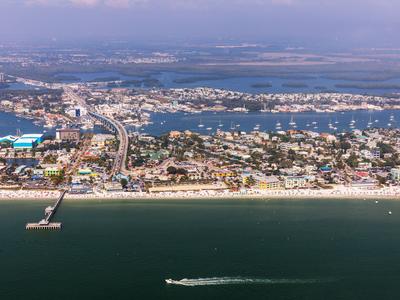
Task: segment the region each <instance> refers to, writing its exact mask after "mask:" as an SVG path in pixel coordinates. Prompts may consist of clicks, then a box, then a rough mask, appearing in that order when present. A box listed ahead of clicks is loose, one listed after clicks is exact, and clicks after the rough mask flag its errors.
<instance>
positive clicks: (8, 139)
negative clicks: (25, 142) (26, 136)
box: [0, 135, 17, 143]
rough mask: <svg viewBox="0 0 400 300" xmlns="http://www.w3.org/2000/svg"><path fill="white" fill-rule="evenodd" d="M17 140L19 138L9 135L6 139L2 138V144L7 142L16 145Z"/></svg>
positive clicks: (0, 139) (0, 141)
mask: <svg viewBox="0 0 400 300" xmlns="http://www.w3.org/2000/svg"><path fill="white" fill-rule="evenodd" d="M16 140H17V138H16V137H15V136H12V135H7V136H5V137H1V138H0V143H5V142H9V143H14V142H15V141H16Z"/></svg>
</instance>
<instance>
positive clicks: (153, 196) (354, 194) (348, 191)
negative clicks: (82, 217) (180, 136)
mask: <svg viewBox="0 0 400 300" xmlns="http://www.w3.org/2000/svg"><path fill="white" fill-rule="evenodd" d="M59 194H60V193H59V192H58V191H26V190H18V191H10V190H0V201H1V200H8V201H12V200H16V201H17V200H30V201H35V200H56V199H57V198H58V196H59ZM363 198H366V199H367V198H374V199H400V187H390V188H383V189H377V190H362V189H356V188H348V187H339V188H335V189H332V190H307V189H302V190H273V191H258V190H249V191H247V192H228V191H224V192H216V191H202V192H184V193H183V192H178V193H126V192H118V193H117V192H116V193H106V192H95V193H93V194H88V195H75V194H73V195H69V194H67V195H66V196H65V200H83V201H95V200H110V201H112V200H132V201H134V200H163V199H165V200H167V199H175V200H177V199H204V200H211V199H363Z"/></svg>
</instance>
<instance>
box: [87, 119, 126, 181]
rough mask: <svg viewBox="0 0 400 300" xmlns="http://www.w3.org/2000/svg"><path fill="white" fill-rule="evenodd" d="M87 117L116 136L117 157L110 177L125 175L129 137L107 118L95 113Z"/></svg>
mask: <svg viewBox="0 0 400 300" xmlns="http://www.w3.org/2000/svg"><path fill="white" fill-rule="evenodd" d="M89 115H90V116H91V117H93V118H95V119H96V120H97V121H99V122H100V123H101V124H102V125H103V126H104V127H106V128H107V129H109V130H110V131H111V132H113V133H117V134H118V139H119V142H120V143H119V149H118V152H117V155H116V157H115V159H114V165H113V168H112V171H111V175H112V176H113V175H116V174H119V173H121V174H126V173H127V170H126V166H125V163H126V159H127V156H128V146H129V137H128V132H127V131H126V129H125V127H124V126H123V125H122V124H121V123H120V122H118V121H116V120H113V119H111V118H107V117H105V116H103V115H100V114H98V113H95V112H89Z"/></svg>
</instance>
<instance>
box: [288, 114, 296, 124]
mask: <svg viewBox="0 0 400 300" xmlns="http://www.w3.org/2000/svg"><path fill="white" fill-rule="evenodd" d="M289 125H290V126H296V122H295V121H294V120H293V116H292V117H291V118H290V122H289Z"/></svg>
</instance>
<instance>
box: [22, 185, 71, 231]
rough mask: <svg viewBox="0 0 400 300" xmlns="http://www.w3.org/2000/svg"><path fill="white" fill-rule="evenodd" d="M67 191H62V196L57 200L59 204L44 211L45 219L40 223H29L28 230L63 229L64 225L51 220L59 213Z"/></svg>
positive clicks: (26, 227)
mask: <svg viewBox="0 0 400 300" xmlns="http://www.w3.org/2000/svg"><path fill="white" fill-rule="evenodd" d="M66 193H67V191H62V192H61V194H60V196H59V197H58V199H57V202H56V203H55V204H54V205H53V206H49V207H47V208H46V209H45V210H44V215H45V218H44V219H42V220H41V221H39V222H38V223H27V224H26V226H25V229H26V230H42V229H45V230H59V229H61V228H62V223H52V222H51V220H52V219H53V217H54V216H55V214H56V213H57V210H58V208H59V207H60V205H61V202H62V201H63V199H64V196H65V194H66Z"/></svg>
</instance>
